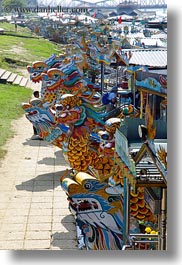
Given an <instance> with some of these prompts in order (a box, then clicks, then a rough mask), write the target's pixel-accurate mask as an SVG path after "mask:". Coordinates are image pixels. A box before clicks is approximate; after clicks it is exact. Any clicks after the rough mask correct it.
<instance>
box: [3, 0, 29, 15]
mask: <svg viewBox="0 0 182 265" xmlns="http://www.w3.org/2000/svg"><path fill="white" fill-rule="evenodd" d="M25 5H26V0H3V1H2V6H3V8H4V9H5V10H9V11H11V12H12V11H13V10H15V8H22V7H25Z"/></svg>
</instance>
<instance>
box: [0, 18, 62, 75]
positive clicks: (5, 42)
mask: <svg viewBox="0 0 182 265" xmlns="http://www.w3.org/2000/svg"><path fill="white" fill-rule="evenodd" d="M0 28H3V29H4V30H5V33H4V34H2V35H0V68H3V69H7V70H9V71H12V72H15V73H20V72H19V69H20V68H21V69H22V68H23V67H25V68H26V66H27V65H29V64H31V63H32V62H33V61H37V60H45V59H47V58H48V57H49V56H50V55H51V54H53V53H56V54H58V53H59V52H61V50H60V46H59V45H58V44H55V43H52V42H50V41H48V40H45V39H43V38H42V37H38V36H35V34H33V33H32V32H31V31H30V30H29V29H28V28H25V27H21V26H18V31H17V32H15V30H14V25H13V24H9V23H6V22H0ZM12 34H13V35H12ZM10 59H11V60H10ZM18 68H19V69H18Z"/></svg>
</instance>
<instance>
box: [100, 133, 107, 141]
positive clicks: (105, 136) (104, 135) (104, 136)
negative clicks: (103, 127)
mask: <svg viewBox="0 0 182 265" xmlns="http://www.w3.org/2000/svg"><path fill="white" fill-rule="evenodd" d="M101 139H102V140H109V134H106V133H105V134H103V135H101Z"/></svg>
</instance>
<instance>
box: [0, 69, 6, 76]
mask: <svg viewBox="0 0 182 265" xmlns="http://www.w3.org/2000/svg"><path fill="white" fill-rule="evenodd" d="M5 72H6V70H4V69H1V68H0V77H1V76H2V75H3V74H4V73H5Z"/></svg>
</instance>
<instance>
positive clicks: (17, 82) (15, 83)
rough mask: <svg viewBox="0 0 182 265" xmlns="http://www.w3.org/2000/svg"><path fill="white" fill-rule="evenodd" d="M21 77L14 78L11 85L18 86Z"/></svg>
mask: <svg viewBox="0 0 182 265" xmlns="http://www.w3.org/2000/svg"><path fill="white" fill-rule="evenodd" d="M22 78H23V76H20V75H17V77H16V78H15V80H14V82H13V84H14V85H19V83H20V82H21V80H22Z"/></svg>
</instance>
